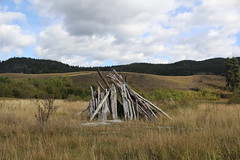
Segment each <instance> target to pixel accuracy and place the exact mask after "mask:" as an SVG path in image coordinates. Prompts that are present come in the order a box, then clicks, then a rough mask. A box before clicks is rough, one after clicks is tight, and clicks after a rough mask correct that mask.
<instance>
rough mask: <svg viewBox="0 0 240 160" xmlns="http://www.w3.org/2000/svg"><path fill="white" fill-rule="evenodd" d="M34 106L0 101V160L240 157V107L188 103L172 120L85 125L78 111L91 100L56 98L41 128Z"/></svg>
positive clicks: (218, 159)
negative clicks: (55, 108) (51, 113)
mask: <svg viewBox="0 0 240 160" xmlns="http://www.w3.org/2000/svg"><path fill="white" fill-rule="evenodd" d="M36 103H37V102H36V100H19V99H18V100H16V99H5V100H4V99H3V100H0V159H1V160H13V159H15V160H29V159H34V160H47V159H51V160H65V159H66V160H75V159H76V160H86V159H91V160H98V159H99V160H105V159H111V160H120V159H121V160H127V159H129V160H130V159H131V160H158V159H159V160H160V159H171V160H173V159H174V160H175V159H176V160H181V159H182V160H190V159H193V160H198V159H199V160H202V159H209V160H210V159H211V160H228V159H229V160H230V159H231V160H237V159H240V105H226V104H209V103H204V104H188V105H187V106H185V107H184V106H179V107H177V108H175V109H174V110H169V112H168V113H169V114H170V115H171V117H172V118H173V121H171V120H167V119H165V118H163V117H160V118H159V119H158V121H157V122H156V123H150V122H143V121H135V122H122V123H118V124H113V125H99V126H84V125H81V124H82V123H84V122H86V120H87V119H86V116H85V115H81V116H79V115H76V113H78V112H79V111H80V110H82V109H83V108H84V107H85V106H87V102H80V101H75V102H70V101H64V100H56V101H55V103H54V104H55V105H57V106H59V109H58V110H57V112H56V113H55V114H54V115H53V116H52V117H50V119H49V121H48V123H47V124H46V125H45V126H44V127H41V126H40V125H39V124H38V123H37V121H36V118H35V116H34V115H35V113H36V111H37V109H36ZM189 103H190V102H189Z"/></svg>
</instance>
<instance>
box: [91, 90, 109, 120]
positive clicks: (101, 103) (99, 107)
mask: <svg viewBox="0 0 240 160" xmlns="http://www.w3.org/2000/svg"><path fill="white" fill-rule="evenodd" d="M108 95H109V91H107V93H106V95H105V96H104V98H103V99H102V100H101V101H100V102H99V104H98V106H97V108H96V110H95V111H94V113H93V115H92V116H91V117H90V121H92V120H93V118H94V117H95V116H96V114H97V113H98V111H99V110H100V109H101V108H102V106H103V103H104V102H105V100H106V99H107V97H108Z"/></svg>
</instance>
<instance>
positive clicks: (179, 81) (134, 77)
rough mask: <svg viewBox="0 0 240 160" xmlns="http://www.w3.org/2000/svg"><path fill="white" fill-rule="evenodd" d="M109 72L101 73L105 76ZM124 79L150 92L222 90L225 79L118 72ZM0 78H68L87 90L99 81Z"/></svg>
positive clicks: (88, 75)
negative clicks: (157, 90) (156, 90)
mask: <svg viewBox="0 0 240 160" xmlns="http://www.w3.org/2000/svg"><path fill="white" fill-rule="evenodd" d="M107 73H109V72H103V75H106V74H107ZM119 73H120V74H121V75H123V77H124V78H125V79H126V81H127V83H128V84H129V85H130V86H131V87H132V88H136V89H141V90H144V91H150V90H152V89H176V90H197V89H211V90H223V89H224V88H225V78H224V77H223V76H215V75H193V76H158V75H151V74H141V73H126V72H119ZM0 76H7V77H11V78H13V79H16V80H23V79H28V78H42V79H47V78H51V77H68V78H70V79H72V80H73V82H74V84H75V85H76V86H81V87H82V88H89V86H90V85H92V86H95V85H96V84H97V81H101V79H100V78H99V75H98V74H97V72H94V71H92V72H90V71H89V72H71V73H54V74H18V73H3V74H0Z"/></svg>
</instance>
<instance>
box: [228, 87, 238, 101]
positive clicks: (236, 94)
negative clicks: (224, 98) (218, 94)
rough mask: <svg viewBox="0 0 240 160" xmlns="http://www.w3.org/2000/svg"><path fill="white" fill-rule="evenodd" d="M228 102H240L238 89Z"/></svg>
mask: <svg viewBox="0 0 240 160" xmlns="http://www.w3.org/2000/svg"><path fill="white" fill-rule="evenodd" d="M228 103H229V104H240V91H239V90H238V91H235V92H233V94H232V95H231V96H230V98H229V100H228Z"/></svg>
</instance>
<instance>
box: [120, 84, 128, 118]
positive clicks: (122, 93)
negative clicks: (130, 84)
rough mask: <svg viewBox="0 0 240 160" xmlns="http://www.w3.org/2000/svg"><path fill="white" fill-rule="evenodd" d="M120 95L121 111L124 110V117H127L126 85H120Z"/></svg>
mask: <svg viewBox="0 0 240 160" xmlns="http://www.w3.org/2000/svg"><path fill="white" fill-rule="evenodd" d="M121 95H122V101H123V111H124V118H125V119H129V106H128V102H127V93H126V85H125V84H122V85H121Z"/></svg>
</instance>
